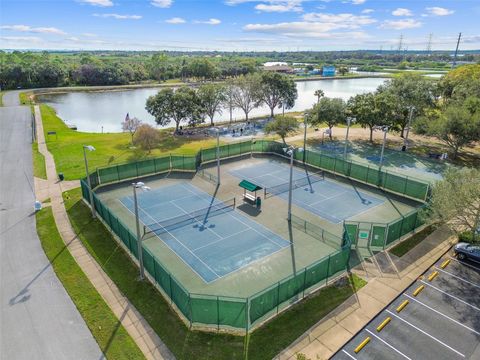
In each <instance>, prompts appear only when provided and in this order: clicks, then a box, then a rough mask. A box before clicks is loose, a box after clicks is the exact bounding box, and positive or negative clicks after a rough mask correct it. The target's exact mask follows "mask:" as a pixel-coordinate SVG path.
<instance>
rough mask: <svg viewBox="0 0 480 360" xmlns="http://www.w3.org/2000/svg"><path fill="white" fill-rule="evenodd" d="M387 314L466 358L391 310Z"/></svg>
mask: <svg viewBox="0 0 480 360" xmlns="http://www.w3.org/2000/svg"><path fill="white" fill-rule="evenodd" d="M386 312H387V313H389V314H390V315H392V316H394V317H396V318H397V319H399V320H400V321H403V322H404V323H405V324H407V325H409V326H411V327H412V328H414V329H415V330H417V331H420V332H421V333H422V334H424V335H427V336H428V337H429V338H430V339H432V340H435V341H436V342H438V343H439V344H441V345H443V346H445V347H446V348H447V349H449V350H451V351H453V352H454V353H456V354H457V355H460V356H461V357H465V355H464V354H462V353H461V352H460V351H457V350H455V349H454V348H452V347H451V346H449V345H447V344H445V343H444V342H443V341H441V340H439V339H437V338H436V337H435V336H433V335H430V334H429V333H427V332H426V331H424V330H422V329H420V328H419V327H417V326H415V325H413V324H412V323H410V322H408V321H407V320H405V319H404V318H402V317H400V316H398V315H397V314H394V313H393V312H391V311H390V310H388V309H387V310H386Z"/></svg>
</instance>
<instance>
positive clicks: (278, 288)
mask: <svg viewBox="0 0 480 360" xmlns="http://www.w3.org/2000/svg"><path fill="white" fill-rule="evenodd" d="M279 304H280V281H279V282H278V283H277V315H278V305H279Z"/></svg>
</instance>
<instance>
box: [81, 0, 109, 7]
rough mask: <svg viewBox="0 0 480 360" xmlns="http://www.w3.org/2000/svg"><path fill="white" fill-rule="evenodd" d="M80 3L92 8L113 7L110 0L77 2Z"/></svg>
mask: <svg viewBox="0 0 480 360" xmlns="http://www.w3.org/2000/svg"><path fill="white" fill-rule="evenodd" d="M78 1H80V2H81V3H85V4H89V5H93V6H100V7H109V6H113V2H112V1H111V0H78Z"/></svg>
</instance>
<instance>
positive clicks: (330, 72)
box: [322, 66, 335, 76]
mask: <svg viewBox="0 0 480 360" xmlns="http://www.w3.org/2000/svg"><path fill="white" fill-rule="evenodd" d="M322 76H335V66H323V67H322Z"/></svg>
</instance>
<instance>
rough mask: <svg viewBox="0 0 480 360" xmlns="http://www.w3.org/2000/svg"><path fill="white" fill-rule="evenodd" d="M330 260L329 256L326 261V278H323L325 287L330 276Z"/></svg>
mask: <svg viewBox="0 0 480 360" xmlns="http://www.w3.org/2000/svg"><path fill="white" fill-rule="evenodd" d="M330 258H331V255H328V261H327V277H326V278H325V286H327V285H328V278H329V276H330V275H329V274H330Z"/></svg>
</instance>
